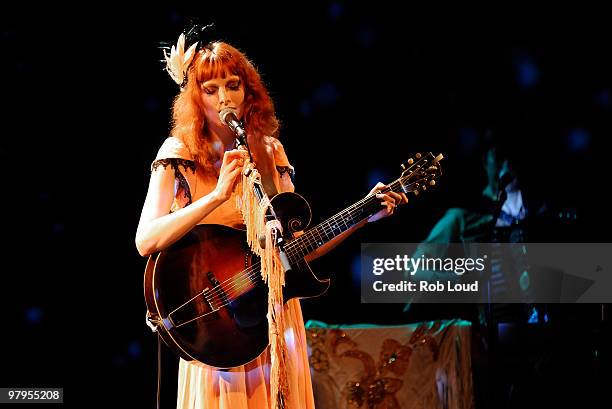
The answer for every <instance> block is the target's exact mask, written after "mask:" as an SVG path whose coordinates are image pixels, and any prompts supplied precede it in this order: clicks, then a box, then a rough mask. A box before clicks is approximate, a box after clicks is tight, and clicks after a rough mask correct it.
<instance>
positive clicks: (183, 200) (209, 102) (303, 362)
mask: <svg viewBox="0 0 612 409" xmlns="http://www.w3.org/2000/svg"><path fill="white" fill-rule="evenodd" d="M184 45H185V38H184V36H183V35H181V37H180V38H179V42H178V44H177V47H176V48H174V47H173V50H172V53H171V55H170V57H168V56H166V58H167V62H168V64H167V68H168V71H169V73H170V75H171V76H172V78H173V79H174V80H175V81H176V82H177V83H178V84H180V85H181V92H180V93H179V95H178V96H177V97H176V99H175V101H174V106H173V119H174V124H173V127H172V131H171V135H172V136H171V137H169V138H167V139H166V141H165V142H164V143H163V144H162V146H161V148H160V149H159V152H158V154H157V157H156V158H155V160H154V162H153V164H152V167H151V168H152V170H151V179H150V183H149V188H148V192H147V196H146V199H145V203H144V206H143V209H142V214H141V218H140V222H139V225H138V230H137V233H136V246H137V248H138V252H139V253H140V254H141V255H142V256H148V255H150V254H152V253H154V252H157V251H160V250H163V249H165V248H166V247H168V246H169V245H171V244H172V243H174V242H175V241H177V240H178V239H179V238H181V237H182V236H183V235H185V234H186V233H187V232H188V231H190V230H191V229H192V228H193V227H195V226H196V225H198V224H221V225H226V226H231V227H238V228H240V227H242V226H243V219H242V216H241V213H240V211H239V209H237V208H236V200H235V197H234V196H235V193H234V188H235V186H236V182H237V181H238V179H239V175H240V173H241V170H242V166H243V164H244V160H245V159H246V157H247V154H246V153H245V152H244V151H243V150H237V149H234V141H235V135H234V133H233V132H232V131H231V130H230V129H229V128H228V127H227V126H226V125H225V124H224V123H222V121H221V120H220V119H219V112H220V111H221V110H223V109H225V108H232V109H234V110H235V111H236V113H237V116H238V118H240V119H241V120H242V121H243V122H244V125H245V127H246V130H247V134H248V143H249V146H250V148H251V150H252V153H253V155H254V161H255V163H256V164H257V169H258V170H259V172H260V174H261V177H262V184H263V186H264V189H265V191H266V193H267V194H268V196H270V197H272V196H273V195H275V194H276V193H279V192H287V191H293V190H294V186H293V181H292V176H293V167H292V166H291V165H290V163H289V160H288V159H287V156H286V154H285V151H284V149H283V146H282V144H281V143H280V142H279V141H278V139H277V135H278V128H279V124H278V120H277V118H276V116H275V114H274V106H273V103H272V101H271V99H270V97H269V95H268V92H267V90H266V88H265V86H264V85H263V84H262V82H261V78H260V76H259V74H258V73H257V71H256V70H255V68H254V67H253V65H252V64H251V63H250V62H249V61H248V60H247V58H246V57H245V56H244V54H242V53H241V52H240V51H238V50H237V49H236V48H234V47H232V46H231V45H229V44H226V43H223V42H212V43H208V44H206V45H203V46H201V48H200V49H198V48H197V45H196V44H193V45H192V46H191V47H189V49H188V50H187V51H186V52H185V51H184ZM383 187H384V185H383V184H381V183H379V184H377V186H376V187H375V188H374V189H381V188H383ZM374 189H373V191H374ZM377 197H378V198H379V199H380V200H381V205H382V206H384V208H383V209H382V210H381V211H380V212H378V213H376V214H375V215H373V216H371V217H370V218H369V219H368V220H364V221H363V222H362V223H360V224H359V225H358V226H355V227H354V228H353V229H351V230H349V231H347V232H345V233H343V234H342V235H340V236H338V237H336V239H334V240H332V241H330V242H329V243H327V244H326V245H325V246H323V247H321V248H319V250H318V251H317V252H315V253H313V254H310V255H309V256H308V259H313V258H316V257H318V256H320V255H322V254H324V253H325V252H327V251H329V250H330V249H331V248H333V247H334V246H335V245H337V244H338V243H339V242H340V241H342V240H343V239H344V238H345V237H346V236H347V235H349V234H351V233H352V232H353V231H354V230H355V229H356V228H357V227H359V226H362V225H363V224H365V223H367V221H373V220H377V219H379V218H381V217H385V216H388V215H390V214H392V213H393V209H394V208H395V206H396V205H398V204H400V203H404V202H406V201H407V198H406V197H405V195H403V194H402V195H400V194H397V193H388V194H378V195H377ZM284 317H285V320H286V328H288V329H290V331H286V332H285V334H286V339H285V341H286V345H287V357H288V367H287V374H286V376H287V383H288V386H289V390H290V394H289V396H288V400H287V402H286V407H287V408H290V409H293V408H300V409H301V408H314V400H313V394H312V386H311V382H310V371H309V367H308V357H307V350H306V337H305V331H304V322H303V318H302V312H301V309H300V303H299V301H298V300H297V299H292V300H290V301H288V302H287V303H286V304H285V310H284ZM269 363H270V354H269V351H268V350H267V351H266V352H265V353H263V354H262V355H261V356H260V357H259V358H257V359H256V360H255V361H252V362H250V363H249V364H247V365H243V366H240V367H236V368H233V369H232V370H230V371H219V370H216V369H214V368H211V367H208V366H206V365H203V364H201V363H193V362H186V361H184V360H182V359H181V360H180V364H179V382H178V398H177V407H178V408H211V409H212V408H232V409H234V408H257V409H261V408H269V407H272V402H271V399H270V396H269V395H270V390H269V389H270V384H269Z"/></svg>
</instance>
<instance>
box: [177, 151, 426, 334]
mask: <svg viewBox="0 0 612 409" xmlns="http://www.w3.org/2000/svg"><path fill="white" fill-rule="evenodd" d="M421 162H425V163H427V160H426V158H423V159H421V160H419V161H418V162H416V163H415V164H414V165H413V166H411V168H413V167H415V166H416V168H417V171H418V170H420V169H421V168H422V166H420V163H421ZM409 169H410V168H409ZM414 173H416V171H413V172H411V174H410V175H409V177H412V176H414ZM403 178H404V177H401V178H399V179H397V180H395V181H394V182H392V183H390V184H389V188H386V189H385V190H383V191H382V192H388V191H390V190H393V191H395V188H394V185H396V184H399V187H400V188H402V190H404V192H406V193H407V192H409V191H412V189H407V188H406V187H405V186H404V185H403V184H402V183H401V179H403ZM423 179H426V178H421V179H419V180H417V181H415V182H412V183H410V184H409V185H407V186H409V187H412V186H413V185H416V184H417V183H419V182H420V181H422V180H423ZM374 198H375V194H372V195H369V196H366V197H365V198H363V199H361V200H360V201H358V202H357V203H355V204H353V205H352V206H350V207H349V208H347V209H345V210H343V211H340V212H338V213H337V214H336V215H334V216H332V217H331V218H329V219H328V220H326V221H324V222H322V223H321V224H320V225H319V226H316V227H315V228H314V229H313V230H312V231H313V232H317V233H318V234H319V238H321V239H322V238H323V237H322V236H321V235H320V233H319V231H320V230H321V229H322V230H323V234H325V235H326V236H328V234H327V232H328V231H329V232H331V233H332V234H333V233H334V231H335V230H336V228H335V227H337V226H338V224H337V223H336V224H334V227H332V224H331V220H332V219H334V218H337V217H339V216H341V215H343V214H344V213H346V215H345V216H344V218H345V219H346V218H348V217H349V216H350V217H351V218H353V217H354V215H355V214H353V212H354V210H355V208H357V207H360V209H359V210H361V205H362V204H364V203H365V202H366V201H369V202H372V201H373V199H374ZM367 204H370V203H367ZM326 225H327V226H328V227H329V228H330V229H328V228H326V227H325V226H326ZM345 226H346V227H347V228H348V225H347V224H346V223H345ZM300 237H304V238H303V239H301V240H300V242H302V243H303V242H304V241H306V244H303V246H304V247H306V246H312V244H313V243H314V244H317V243H318V244H317V246H318V245H320V242H318V240H316V238H314V237H313V234H310V233H307V234H304V236H300ZM327 238H328V239H329V237H327ZM296 239H298V238H296ZM295 246H297V240H292V241H290V242H289V243H287V255H288V256H289V257H292V256H295V255H297V254H300V253H301V248H302V245H300V246H299V247H298V248H297V249H294V247H295ZM317 246H314V247H313V250H314V249H316V248H317ZM260 265H261V263H260V262H257V263H255V264H253V265H252V266H250V267H248V268H247V269H246V270H244V272H243V273H246V274H242V275H236V276H233V277H231V278H229V279H226V280H224V281H223V282H222V283H219V284H218V285H217V286H215V287H214V289H213V290H211V291H206V290H209V288H206V289H204V290H203V291H201V292H200V293H198V294H196V295H195V296H194V297H192V298H190V299H189V300H187V301H186V302H185V303H183V304H182V305H180V306H179V307H177V308H175V309H174V310H173V311H172V312H171V313H170V314H168V316H170V315H172V314H173V313H175V312H176V311H178V310H180V309H181V308H183V307H184V306H185V305H187V304H189V303H191V302H192V301H193V300H194V299H196V298H198V297H200V296H204V298H205V299H206V301H207V303H208V304H209V305H210V306H211V307H212V308H213V311H210V312H207V313H205V314H203V315H201V316H198V317H195V318H193V319H191V320H189V321H186V322H184V323H181V324H180V325H179V326H181V325H185V324H187V323H189V322H191V321H193V320H195V319H198V318H201V317H204V316H206V315H208V314H211V313H213V312H215V311H218V310H219V309H221V308H223V307H224V306H226V305H228V304H230V303H231V302H232V301H234V300H235V299H237V298H238V297H239V296H240V295H242V292H239V293H236V290H237V288H238V287H246V285H247V283H248V282H249V281H251V279H252V278H254V277H256V276H257V275H259V274H260V268H259V267H260ZM232 280H233V282H232V283H231V285H230V286H229V287H228V288H225V289H224V288H222V286H221V284H226V283H227V282H229V281H232ZM262 282H263V281H262ZM252 284H253V285H257V284H258V282H254V283H252ZM232 292H234V294H232ZM209 296H210V297H211V298H209ZM223 298H225V299H226V300H227V301H225V300H224V299H223ZM224 301H225V302H224ZM218 302H221V304H218Z"/></svg>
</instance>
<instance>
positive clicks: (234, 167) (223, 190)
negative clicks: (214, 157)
mask: <svg viewBox="0 0 612 409" xmlns="http://www.w3.org/2000/svg"><path fill="white" fill-rule="evenodd" d="M247 157H248V153H247V152H246V151H244V150H242V149H233V150H231V151H227V152H225V154H224V155H223V163H222V164H221V170H220V171H219V179H218V180H217V187H216V188H215V194H216V195H217V197H218V198H219V199H221V200H222V201H224V202H225V201H227V200H228V199H229V198H230V197H231V195H232V192H233V191H234V187H235V186H236V182H237V181H238V175H240V173H241V172H242V167H243V165H244V161H245V159H246V158H247Z"/></svg>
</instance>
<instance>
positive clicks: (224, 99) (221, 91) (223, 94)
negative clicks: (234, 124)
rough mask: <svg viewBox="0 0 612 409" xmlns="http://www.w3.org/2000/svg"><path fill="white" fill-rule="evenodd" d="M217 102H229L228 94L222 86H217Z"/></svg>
mask: <svg viewBox="0 0 612 409" xmlns="http://www.w3.org/2000/svg"><path fill="white" fill-rule="evenodd" d="M219 103H220V104H226V105H227V104H228V103H229V96H228V94H227V92H226V91H225V88H224V87H220V88H219Z"/></svg>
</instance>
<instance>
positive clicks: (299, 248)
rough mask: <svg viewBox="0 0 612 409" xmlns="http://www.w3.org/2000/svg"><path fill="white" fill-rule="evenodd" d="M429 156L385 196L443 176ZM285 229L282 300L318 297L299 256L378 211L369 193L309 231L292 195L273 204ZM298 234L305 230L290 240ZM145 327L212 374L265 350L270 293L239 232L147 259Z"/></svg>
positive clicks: (406, 169)
mask: <svg viewBox="0 0 612 409" xmlns="http://www.w3.org/2000/svg"><path fill="white" fill-rule="evenodd" d="M441 159H442V155H438V156H437V157H434V155H433V154H432V153H431V152H430V153H427V154H424V155H421V154H417V155H415V159H412V158H411V159H409V160H408V162H407V164H406V165H402V168H403V172H402V174H401V176H400V177H399V178H398V179H397V180H395V181H393V182H392V183H390V184H389V185H388V188H387V189H386V190H383V191H382V192H383V193H384V192H386V191H394V192H404V193H406V194H408V193H414V194H418V193H419V192H423V191H425V190H427V189H428V187H431V186H433V185H435V183H436V180H437V179H438V178H439V177H440V176H441V175H442V169H441V167H440V160H441ZM271 202H272V206H273V208H274V211H275V213H276V215H277V217H278V219H279V220H280V221H281V225H282V227H283V229H282V230H283V238H284V239H285V252H286V254H287V256H288V258H289V261H290V263H291V267H292V268H291V270H290V271H288V272H287V273H286V275H285V287H284V288H283V299H284V301H285V302H287V301H288V300H291V299H292V298H307V297H317V296H319V295H321V294H323V293H324V292H325V291H326V290H327V289H328V288H329V285H330V281H329V280H328V279H326V280H320V279H318V278H317V276H316V275H315V274H314V273H313V272H312V270H311V269H310V267H309V265H308V264H307V262H306V261H305V260H304V257H305V256H306V255H308V254H310V253H311V252H313V251H314V250H315V249H317V248H319V247H321V246H322V245H324V244H325V243H327V242H328V241H330V240H332V239H333V238H334V237H336V236H338V235H339V234H341V233H343V232H345V231H346V230H348V229H349V228H351V227H352V226H354V225H355V224H357V223H359V222H360V221H362V220H364V219H365V218H367V217H369V216H371V215H373V214H375V213H376V212H378V211H379V210H380V209H381V206H380V199H377V198H376V196H375V194H370V195H368V196H366V197H364V198H363V199H361V200H359V201H358V202H356V203H354V204H353V205H351V206H349V207H348V208H346V209H344V210H342V211H341V212H339V213H337V214H336V215H334V216H332V217H330V218H329V219H327V220H325V221H324V222H322V223H320V224H318V225H316V226H314V227H311V228H308V225H309V223H310V219H311V211H310V206H309V204H308V202H306V200H305V199H304V198H302V197H301V196H300V195H298V194H296V193H289V192H287V193H281V194H278V195H276V196H274V197H273V198H272V200H271ZM297 231H304V233H303V234H301V235H299V236H294V233H295V232H297ZM144 295H145V301H146V305H147V325H149V326H150V327H151V329H152V330H153V331H156V332H157V333H158V334H159V336H160V337H161V338H162V340H163V341H164V342H165V344H166V345H167V346H168V347H169V348H170V349H172V350H173V351H174V352H175V353H176V354H178V355H179V356H180V357H182V358H183V359H185V360H187V361H192V360H197V361H200V362H202V363H204V364H206V365H209V366H212V367H216V368H218V369H228V368H232V367H236V366H240V365H244V364H246V363H248V362H250V361H252V360H254V359H255V358H257V357H258V356H259V355H260V354H261V353H262V352H264V350H265V349H266V347H267V346H268V321H267V319H266V314H267V311H268V306H267V303H268V287H267V284H265V283H264V282H263V279H262V277H261V272H260V263H259V258H258V257H257V256H255V255H254V254H253V253H252V252H251V251H250V249H249V247H248V245H247V243H246V238H245V232H244V231H242V230H237V229H233V228H230V227H227V226H221V225H210V224H208V225H207V224H204V225H197V226H196V227H195V228H193V229H192V230H191V231H190V232H189V233H187V234H186V235H185V236H183V237H182V238H181V239H180V240H178V241H176V242H175V243H174V244H172V245H171V246H169V247H168V248H166V249H165V250H163V251H160V252H158V253H155V254H153V255H151V256H150V257H149V260H148V262H147V265H146V269H145V275H144Z"/></svg>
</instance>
